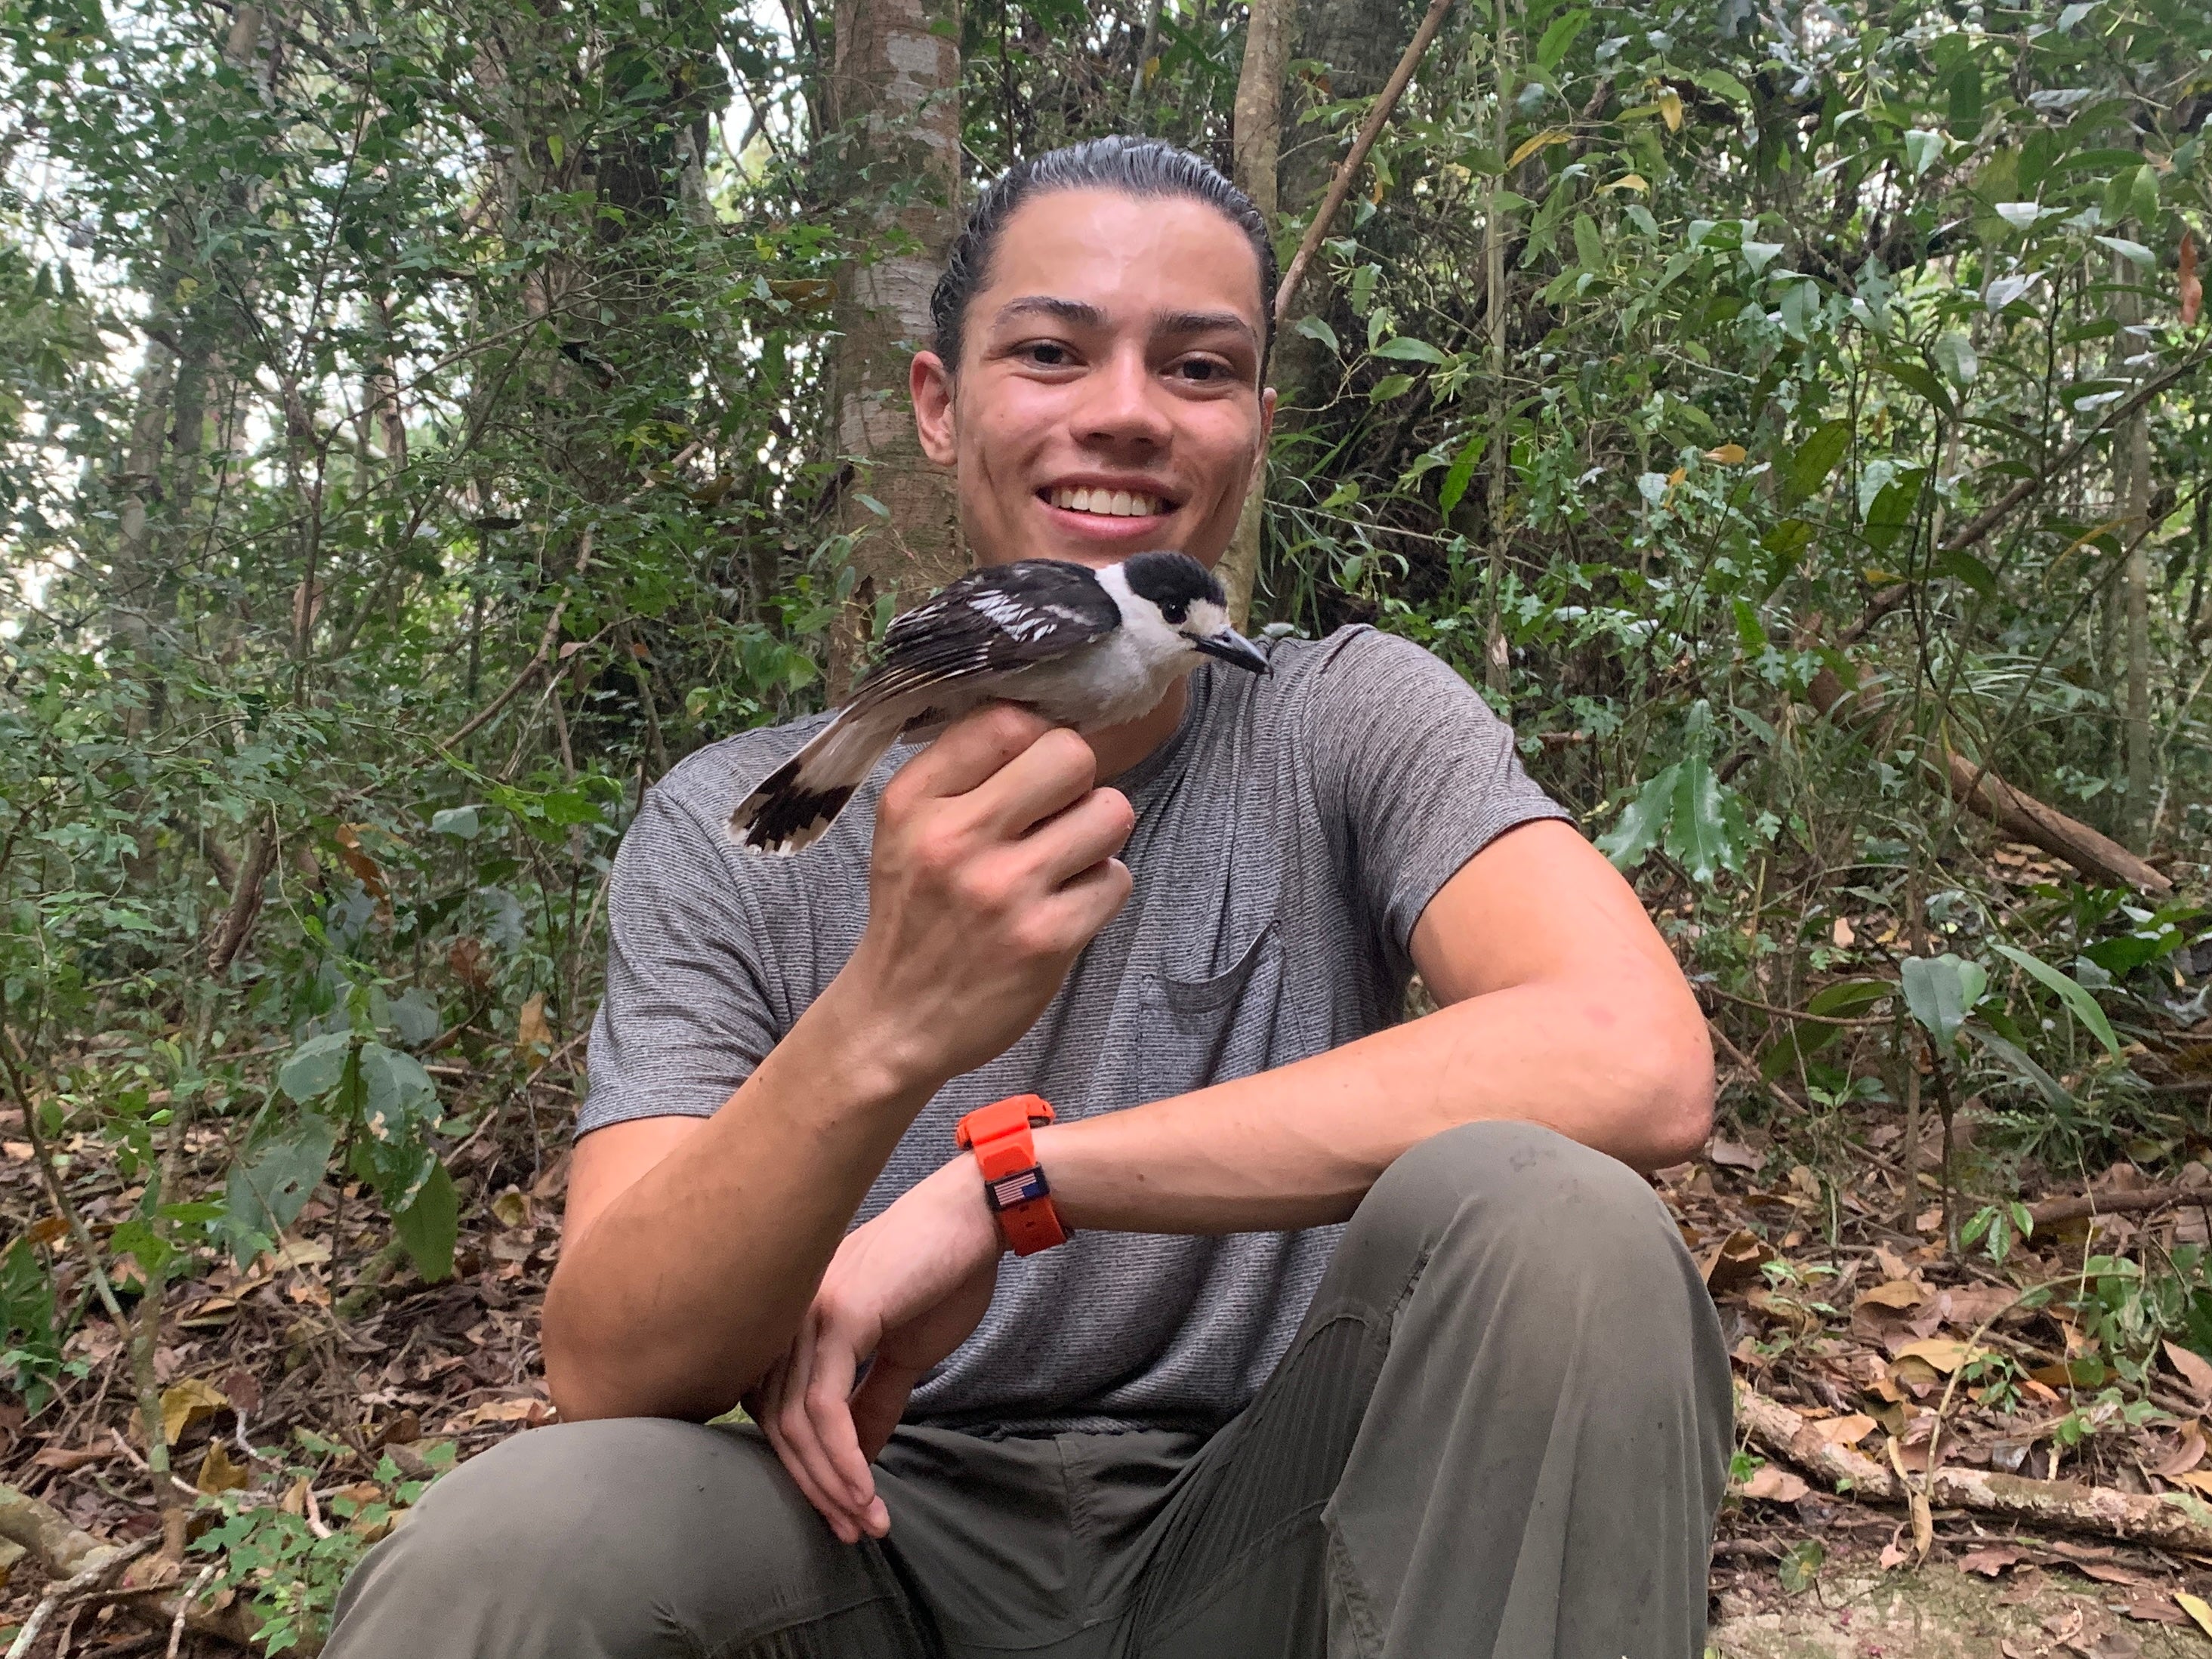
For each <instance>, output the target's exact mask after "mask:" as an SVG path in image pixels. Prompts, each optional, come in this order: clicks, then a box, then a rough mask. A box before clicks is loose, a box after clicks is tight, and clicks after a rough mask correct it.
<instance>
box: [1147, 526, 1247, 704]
mask: <svg viewBox="0 0 2212 1659" xmlns="http://www.w3.org/2000/svg"><path fill="white" fill-rule="evenodd" d="M1121 574H1122V577H1123V579H1124V580H1127V582H1128V584H1129V591H1130V592H1132V593H1134V594H1135V595H1136V596H1137V597H1138V598H1139V599H1150V600H1151V601H1152V603H1153V604H1154V605H1158V607H1159V611H1160V615H1161V616H1162V617H1164V618H1165V619H1166V621H1167V623H1168V626H1169V627H1170V628H1172V629H1175V630H1176V632H1177V633H1178V634H1181V635H1183V636H1184V638H1186V639H1187V640H1188V641H1189V642H1190V647H1191V649H1192V650H1194V651H1197V652H1200V653H1204V654H1205V655H1206V656H1209V657H1218V658H1219V659H1221V660H1222V661H1224V662H1230V663H1235V664H1236V665H1237V666H1238V667H1239V668H1249V669H1250V670H1251V671H1253V672H1254V673H1255V674H1265V673H1267V671H1268V668H1267V654H1266V653H1264V652H1262V651H1261V649H1260V648H1259V647H1257V646H1255V645H1254V644H1253V643H1252V641H1249V640H1248V639H1246V638H1245V637H1244V636H1243V635H1242V634H1239V633H1238V632H1237V630H1236V629H1233V628H1231V626H1230V625H1229V596H1228V595H1227V594H1225V593H1224V592H1222V591H1221V583H1220V581H1219V580H1218V578H1217V577H1216V576H1215V575H1214V574H1213V573H1212V571H1211V570H1208V569H1207V568H1206V567H1205V566H1204V565H1202V564H1200V562H1198V561H1197V560H1196V559H1194V558H1192V557H1191V556H1190V555H1189V554H1188V553H1166V552H1161V553H1133V554H1131V555H1130V556H1128V557H1127V558H1126V559H1124V560H1122V561H1121Z"/></svg>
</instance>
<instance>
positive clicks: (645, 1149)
mask: <svg viewBox="0 0 2212 1659" xmlns="http://www.w3.org/2000/svg"><path fill="white" fill-rule="evenodd" d="M1096 768H1097V762H1096V758H1095V757H1094V756H1093V755H1092V753H1091V749H1090V747H1089V745H1087V744H1085V743H1084V742H1083V740H1082V739H1081V738H1078V737H1076V736H1075V735H1074V734H1073V732H1054V731H1048V730H1047V729H1046V727H1045V726H1044V723H1043V722H1042V720H1038V719H1036V716H1034V715H1031V714H1024V713H1023V712H1021V711H1019V710H1018V709H1013V708H1003V707H1002V708H994V709H988V710H985V711H982V712H981V713H979V714H975V715H972V716H970V717H969V719H967V720H963V721H962V722H960V724H959V725H958V726H955V727H954V728H953V729H952V730H951V731H949V732H946V734H945V736H944V737H943V738H941V739H939V741H938V742H937V743H936V744H933V745H932V746H931V747H930V748H929V749H928V750H927V751H926V752H925V753H924V754H922V755H921V756H920V757H916V759H915V761H913V762H912V763H910V764H908V766H907V767H906V768H904V769H902V771H901V772H900V774H899V775H898V776H897V777H896V778H895V779H894V780H892V781H891V784H890V787H888V788H887V789H886V790H885V791H884V799H883V803H882V806H881V808H880V811H879V813H878V826H877V832H876V839H875V844H874V855H873V864H872V870H871V873H870V889H869V891H870V902H869V921H868V927H867V930H866V933H864V934H863V936H862V939H861V941H860V946H859V948H858V949H856V950H855V951H854V954H853V957H852V960H851V961H850V962H848V963H847V964H846V966H845V968H844V969H843V970H842V972H841V973H839V975H837V977H836V979H835V980H834V981H832V982H831V983H830V985H829V987H828V988H827V989H826V990H824V992H823V994H822V995H821V996H820V997H819V998H817V1000H815V1002H814V1004H813V1006H811V1008H809V1009H808V1010H807V1012H805V1015H804V1016H802V1017H801V1018H799V1020H798V1021H797V1022H796V1023H795V1024H793V1028H792V1030H790V1032H789V1033H788V1034H787V1035H786V1036H785V1037H784V1039H783V1040H782V1041H781V1042H779V1043H778V1044H777V1045H776V1047H775V1050H774V1051H773V1052H772V1053H770V1054H769V1055H768V1057H767V1058H766V1059H765V1060H763V1061H762V1062H761V1064H760V1066H759V1068H758V1070H757V1071H756V1072H755V1073H753V1075H752V1076H751V1077H750V1078H748V1079H746V1080H745V1082H744V1085H743V1086H742V1087H740V1088H739V1089H738V1091H736V1093H735V1094H733V1095H732V1097H731V1098H730V1100H729V1101H728V1102H727V1103H726V1104H725V1105H724V1106H723V1107H722V1108H721V1109H720V1111H718V1112H717V1113H716V1114H715V1115H714V1116H713V1117H711V1118H708V1119H705V1120H690V1121H678V1120H671V1119H659V1120H647V1121H642V1122H637V1123H629V1124H618V1125H616V1126H613V1127H610V1128H606V1129H602V1130H600V1131H599V1132H598V1133H595V1134H592V1135H590V1136H587V1137H586V1139H584V1140H583V1142H582V1143H581V1144H580V1146H579V1147H578V1149H577V1154H576V1161H575V1164H574V1168H573V1170H572V1171H571V1175H570V1185H569V1198H568V1214H567V1218H566V1220H565V1223H564V1227H563V1235H562V1258H561V1265H560V1267H559V1269H558V1271H557V1272H556V1273H555V1275H554V1279H553V1284H552V1286H551V1289H550V1291H549V1293H548V1295H547V1297H546V1303H545V1320H544V1349H545V1364H546V1375H547V1379H548V1381H549V1382H550V1384H551V1386H552V1389H553V1397H554V1400H555V1401H556V1403H557V1404H558V1405H559V1407H560V1408H561V1412H562V1415H563V1416H564V1417H566V1418H568V1419H572V1420H573V1419H580V1418H588V1417H607V1416H632V1415H663V1416H675V1417H694V1418H698V1417H707V1416H711V1415H713V1414H714V1413H718V1412H721V1411H725V1410H726V1409H728V1407H730V1406H732V1404H734V1403H735V1402H736V1401H737V1399H738V1395H740V1394H741V1393H743V1392H744V1391H745V1390H746V1389H750V1388H751V1387H752V1386H753V1384H754V1383H756V1382H757V1380H758V1379H759V1377H760V1376H761V1375H762V1373H763V1371H765V1370H767V1369H768V1367H769V1365H770V1364H772V1363H773V1362H774V1361H775V1359H776V1358H777V1357H778V1356H779V1355H781V1353H783V1352H785V1351H786V1350H787V1348H788V1347H789V1346H790V1343H791V1339H792V1335H793V1332H794V1331H795V1330H796V1329H797V1328H798V1327H799V1321H800V1319H801V1317H802V1316H804V1315H805V1311H806V1309H807V1305H808V1304H809V1302H810V1300H811V1298H812V1297H813V1295H814V1291H815V1287H816V1285H817V1283H818V1281H819V1280H820V1279H821V1276H822V1273H823V1268H824V1267H825V1266H826V1265H827V1264H828V1263H829V1259H830V1256H831V1255H832V1254H833V1253H834V1252H835V1251H836V1249H837V1247H838V1243H839V1242H840V1241H841V1240H842V1238H843V1237H844V1234H845V1229H846V1227H847V1225H848V1224H849V1223H850V1221H851V1219H852V1217H853V1213H854V1211H855V1210H856V1209H858V1208H859V1206H860V1200H862V1199H863V1198H864V1197H865V1196H866V1194H867V1190H868V1188H869V1186H870V1185H871V1184H872V1182H874V1180H875V1178H876V1176H878V1174H879V1173H881V1171H882V1170H883V1167H884V1163H885V1162H886V1161H887V1160H888V1159H889V1158H890V1154H891V1151H892V1149H893V1148H894V1147H895V1146H896V1145H897V1143H898V1139H899V1136H900V1135H901V1134H902V1133H904V1132H905V1130H906V1128H907V1126H908V1124H910V1123H911V1122H912V1121H914V1118H915V1114H916V1113H918V1112H919V1111H920V1110H921V1108H922V1107H923V1106H924V1105H926V1104H927V1103H928V1101H929V1098H930V1097H931V1096H932V1095H933V1094H934V1093H935V1092H936V1091H937V1090H938V1089H939V1088H940V1087H941V1086H942V1085H944V1084H945V1081H946V1080H947V1079H951V1078H952V1077H956V1076H957V1075H959V1074H960V1073H963V1072H966V1071H969V1070H971V1069H972V1068H974V1067H975V1066H979V1065H981V1064H982V1063H983V1062H984V1061H985V1060H989V1059H991V1058H992V1057H993V1056H994V1055H996V1054H999V1053H1000V1052H1002V1051H1003V1050H1004V1049H1005V1048H1006V1047H1007V1046H1008V1045H1009V1044H1011V1043H1012V1042H1014V1040H1015V1039H1016V1038H1018V1036H1020V1035H1021V1034H1022V1033H1023V1032H1024V1031H1025V1030H1028V1029H1029V1027H1030V1024H1031V1023H1032V1022H1033V1021H1034V1020H1035V1019H1036V1017H1037V1015H1038V1014H1039V1013H1041V1012H1043V1010H1044V1007H1045V1005H1046V1004H1047V1003H1048V1002H1049V1001H1050V1000H1051V999H1052V995H1053V993H1054V991H1055V990H1056V989H1057V988H1058V987H1059V985H1060V981H1061V980H1062V979H1063V978H1064V977H1065V976H1066V972H1067V968H1068V965H1069V963H1072V962H1073V960H1074V958H1075V956H1076V953H1077V952H1078V951H1080V950H1081V949H1082V947H1083V945H1085V944H1086V943H1087V942H1088V941H1089V940H1090V939H1091V935H1092V934H1094V933H1097V930H1098V929H1099V927H1102V926H1103V925H1104V923H1105V921H1107V919H1108V918H1109V917H1110V916H1111V915H1113V914H1114V913H1115V911H1116V910H1117V909H1119V908H1121V903H1122V902H1123V901H1124V900H1125V899H1126V898H1127V895H1128V890H1129V874H1128V872H1127V870H1126V869H1125V868H1123V867H1122V866H1121V864H1120V863H1119V862H1117V861H1115V859H1114V857H1113V855H1114V854H1115V853H1116V852H1118V851H1119V850H1120V849H1121V844H1122V842H1124V841H1125V840H1127V836H1128V833H1129V829H1130V827H1131V824H1132V823H1133V818H1132V815H1131V813H1130V810H1129V804H1128V802H1127V799H1124V798H1123V797H1122V796H1121V795H1120V794H1118V793H1115V791H1113V790H1110V789H1097V788H1094V787H1092V783H1093V780H1094V778H1095V776H1096Z"/></svg>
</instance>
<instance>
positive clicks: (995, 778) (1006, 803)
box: [966, 727, 1098, 838]
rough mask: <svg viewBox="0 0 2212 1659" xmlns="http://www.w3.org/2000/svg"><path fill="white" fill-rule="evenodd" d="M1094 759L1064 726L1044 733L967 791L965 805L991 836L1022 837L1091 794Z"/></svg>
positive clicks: (1095, 774)
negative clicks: (970, 808)
mask: <svg viewBox="0 0 2212 1659" xmlns="http://www.w3.org/2000/svg"><path fill="white" fill-rule="evenodd" d="M1097 781H1098V757H1097V755H1095V754H1093V753H1092V752H1091V745H1090V744H1087V743H1085V742H1084V740H1083V739H1082V738H1079V737H1078V736H1077V735H1076V734H1075V733H1074V732H1070V731H1068V730H1066V728H1065V727H1062V728H1060V729H1058V730H1054V731H1048V732H1044V733H1042V735H1040V736H1039V737H1037V738H1036V739H1035V740H1034V741H1032V742H1031V743H1030V744H1029V745H1028V746H1027V747H1026V748H1024V750H1022V751H1021V753H1019V754H1018V755H1016V756H1015V757H1013V758H1012V759H1011V760H1009V761H1008V762H1007V763H1006V764H1005V765H1004V766H1002V767H1000V768H999V769H998V770H997V771H995V772H994V773H992V774H991V775H990V776H989V777H987V778H985V779H984V780H983V781H981V783H979V784H977V785H976V786H975V788H974V789H973V790H971V791H969V793H968V800H967V803H966V804H967V805H969V806H971V807H972V808H973V809H974V810H975V815H976V817H977V819H978V820H979V821H980V822H981V825H982V827H983V828H984V829H987V830H988V831H990V832H993V833H995V834H997V835H1000V836H1006V837H1009V838H1011V837H1013V836H1022V835H1026V834H1028V833H1029V831H1030V829H1033V828H1034V827H1035V826H1036V825H1037V824H1040V823H1043V822H1044V821H1045V820H1046V819H1047V818H1049V817H1052V816H1053V815H1054V814H1055V813H1057V812H1061V811H1066V809H1067V808H1068V807H1070V806H1073V805H1074V804H1075V803H1076V802H1078V801H1079V800H1081V799H1083V798H1084V797H1085V795H1087V794H1089V793H1091V786H1092V785H1093V784H1094V783H1096V782H1097Z"/></svg>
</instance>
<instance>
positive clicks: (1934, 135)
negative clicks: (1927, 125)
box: [1905, 127, 1948, 179]
mask: <svg viewBox="0 0 2212 1659" xmlns="http://www.w3.org/2000/svg"><path fill="white" fill-rule="evenodd" d="M1947 143H1948V141H1947V140H1946V139H1945V137H1944V136H1943V135H1942V133H1940V132H1929V131H1926V130H1925V129H1923V128H1919V127H1916V128H1914V129H1913V130H1912V131H1910V132H1908V133H1906V134H1905V160H1906V161H1909V162H1911V166H1912V176H1913V177H1914V178H1916V179H1917V178H1919V177H1920V175H1921V174H1922V173H1925V172H1927V171H1928V169H1929V168H1930V167H1934V166H1935V165H1936V162H1937V161H1941V160H1942V156H1943V151H1944V149H1945V146H1946V144H1947Z"/></svg>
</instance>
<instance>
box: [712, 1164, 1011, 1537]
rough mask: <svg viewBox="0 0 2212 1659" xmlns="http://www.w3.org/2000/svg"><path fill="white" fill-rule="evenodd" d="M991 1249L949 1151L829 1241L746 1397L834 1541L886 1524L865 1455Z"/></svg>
mask: <svg viewBox="0 0 2212 1659" xmlns="http://www.w3.org/2000/svg"><path fill="white" fill-rule="evenodd" d="M1002 1248H1003V1247H1002V1245H1001V1243H1000V1237H999V1224H998V1222H997V1221H996V1220H995V1219H994V1218H993V1216H992V1214H991V1212H990V1209H989V1207H988V1206H987V1205H986V1204H985V1203H984V1201H983V1183H982V1181H981V1177H980V1176H978V1175H977V1174H976V1171H975V1161H974V1160H973V1159H972V1158H955V1159H954V1160H953V1161H952V1162H951V1163H950V1164H946V1165H945V1167H944V1168H943V1169H941V1170H939V1171H938V1172H937V1173H936V1174H935V1175H933V1176H930V1177H929V1178H928V1179H927V1180H926V1181H924V1182H921V1183H920V1184H919V1185H917V1186H915V1187H914V1188H912V1189H910V1190H909V1191H908V1192H907V1193H906V1194H904V1195H903V1196H902V1197H901V1198H900V1199H899V1200H897V1201H896V1203H894V1204H893V1205H892V1206H890V1208H889V1209H887V1210H885V1211H884V1212H883V1213H882V1214H881V1215H879V1216H878V1217H877V1218H875V1219H874V1220H873V1221H871V1222H869V1223H868V1224H867V1225H866V1226H863V1227H860V1228H856V1229H855V1230H854V1231H853V1232H852V1233H851V1234H850V1235H849V1236H848V1237H847V1238H846V1240H845V1242H844V1243H842V1245H840V1246H839V1247H838V1249H837V1254H836V1256H835V1257H833V1258H832V1259H831V1261H830V1263H829V1270H828V1271H827V1272H826V1273H823V1276H822V1285H821V1288H820V1289H819V1290H818V1291H816V1292H815V1297H814V1301H813V1304H812V1305H811V1307H809V1308H808V1309H807V1310H806V1316H805V1319H804V1320H803V1321H801V1322H800V1324H799V1334H798V1335H797V1336H796V1337H795V1338H793V1341H792V1345H791V1349H790V1352H787V1354H785V1355H784V1357H783V1358H781V1359H780V1360H778V1361H777V1362H776V1363H775V1365H773V1366H771V1367H770V1368H769V1372H768V1374H767V1376H764V1377H763V1378H762V1379H761V1383H760V1386H759V1387H758V1388H757V1389H754V1391H753V1392H752V1393H751V1394H750V1395H747V1396H746V1398H745V1409H746V1411H747V1412H748V1413H750V1415H751V1417H752V1419H753V1421H754V1422H756V1423H757V1424H758V1425H760V1426H761V1428H762V1429H763V1431H766V1433H767V1435H768V1437H769V1443H770V1444H771V1445H773V1446H774V1447H775V1453H776V1455H777V1456H778V1457H779V1458H781V1460H782V1462H783V1467H784V1468H786V1469H787V1470H788V1471H789V1472H790V1474H791V1478H792V1479H793V1480H794V1481H796V1482H797V1483H798V1486H799V1491H800V1492H804V1493H805V1495H806V1501H807V1502H808V1503H810V1504H813V1505H814V1507H815V1508H816V1509H817V1510H820V1511H821V1513H822V1516H823V1519H824V1520H826V1521H827V1522H829V1527H830V1530H832V1531H833V1532H835V1533H836V1534H837V1536H838V1537H839V1538H840V1539H842V1541H845V1542H846V1543H848V1544H852V1543H857V1542H859V1541H860V1538H861V1536H862V1535H863V1534H866V1536H868V1537H871V1538H881V1537H883V1536H884V1534H886V1533H888V1532H889V1531H890V1515H889V1513H888V1512H887V1511H886V1510H884V1502H883V1499H882V1498H879V1497H878V1496H877V1495H876V1481H875V1475H874V1473H873V1472H872V1470H871V1469H870V1468H869V1464H870V1462H872V1460H873V1459H874V1457H875V1455H876V1454H877V1453H878V1452H880V1451H881V1450H882V1449H884V1442H885V1441H887V1440H889V1439H890V1437H891V1431H892V1430H893V1429H895V1428H896V1427H897V1426H898V1420H899V1418H900V1415H901V1414H902V1413H903V1412H904V1411H905V1410H906V1402H907V1396H908V1395H910V1394H911V1393H912V1392H913V1391H914V1386H915V1383H919V1382H920V1381H921V1378H922V1376H923V1374H924V1373H925V1372H927V1370H929V1368H930V1367H931V1366H933V1365H934V1364H937V1363H938V1362H939V1360H941V1359H943V1358H945V1357H946V1356H947V1355H949V1354H950V1353H951V1352H952V1351H953V1350H954V1349H955V1348H957V1347H958V1346H960V1345H961V1344H962V1343H963V1342H964V1341H966V1340H968V1338H969V1335H970V1334H972V1333H973V1332H974V1330H975V1327H976V1326H977V1324H979V1323H980V1322H981V1320H982V1317H983V1315H984V1313H985V1311H986V1310H987V1309H988V1308H989V1307H990V1305H991V1292H992V1291H993V1290H994V1288H996V1286H997V1284H998V1278H999V1256H1000V1250H1001V1249H1002ZM863 1364H866V1365H867V1367H868V1374H867V1376H866V1380H864V1381H862V1382H861V1383H860V1386H859V1387H858V1388H857V1389H855V1388H854V1378H855V1377H857V1376H859V1375H860V1367H861V1366H862V1365H863Z"/></svg>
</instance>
